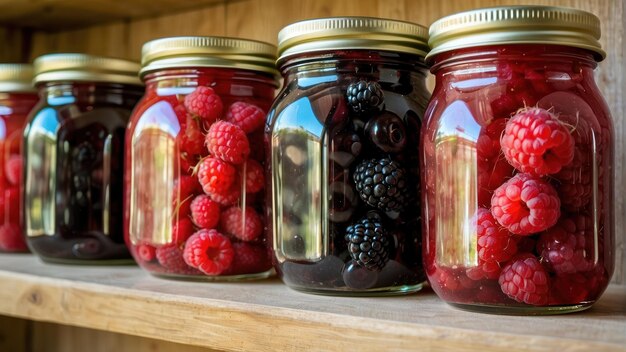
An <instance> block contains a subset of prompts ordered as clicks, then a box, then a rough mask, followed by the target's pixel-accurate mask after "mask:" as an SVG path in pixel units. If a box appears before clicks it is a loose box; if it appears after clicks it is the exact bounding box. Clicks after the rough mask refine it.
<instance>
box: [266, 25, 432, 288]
mask: <svg viewBox="0 0 626 352" xmlns="http://www.w3.org/2000/svg"><path fill="white" fill-rule="evenodd" d="M278 39H279V49H278V50H279V59H278V65H279V66H280V69H281V70H282V74H283V77H284V86H283V89H282V91H281V92H280V94H279V96H278V98H277V99H276V101H275V102H274V105H273V107H272V109H271V111H270V114H269V122H268V125H267V127H266V132H265V134H266V143H267V148H266V149H267V150H269V154H268V156H267V157H268V158H267V165H268V166H269V167H268V178H269V181H270V182H269V183H268V193H269V197H268V202H269V203H270V205H271V206H270V207H269V208H268V210H269V212H268V216H267V218H268V224H269V225H270V226H271V231H269V232H268V235H269V240H270V241H271V242H272V246H273V247H272V248H273V254H274V257H275V264H276V265H275V266H276V269H277V271H278V273H279V274H280V276H281V278H282V279H283V281H284V282H285V283H286V284H287V285H288V286H289V287H291V288H294V289H296V290H301V291H304V292H310V293H320V294H336V295H388V294H402V293H409V292H414V291H417V290H419V289H420V288H421V287H422V284H423V282H424V281H425V277H424V274H423V270H422V264H421V256H420V251H421V250H420V238H421V233H420V230H421V224H420V222H421V219H420V207H419V196H420V192H419V173H420V171H419V165H418V141H419V137H418V136H419V130H420V126H421V120H422V116H423V113H424V110H425V107H426V104H427V100H428V91H427V89H426V87H425V77H426V73H427V68H426V66H425V64H424V60H423V59H424V56H425V55H426V53H427V51H428V46H427V31H426V28H424V27H422V26H419V25H416V24H413V23H408V22H401V21H394V20H386V19H379V18H365V17H341V18H325V19H316V20H308V21H303V22H298V23H294V24H291V25H289V26H287V27H285V28H284V29H283V30H281V31H280V33H279V36H278Z"/></svg>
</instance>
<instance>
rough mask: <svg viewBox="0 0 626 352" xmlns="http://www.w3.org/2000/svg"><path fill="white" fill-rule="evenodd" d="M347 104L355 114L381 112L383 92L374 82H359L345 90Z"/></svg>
mask: <svg viewBox="0 0 626 352" xmlns="http://www.w3.org/2000/svg"><path fill="white" fill-rule="evenodd" d="M346 97H347V98H348V104H349V105H350V106H351V107H352V110H354V112H356V113H364V112H369V111H372V110H381V107H382V106H383V100H384V97H383V90H382V89H381V88H380V85H379V84H378V83H376V82H366V81H359V82H356V83H352V84H350V85H349V86H348V89H347V90H346Z"/></svg>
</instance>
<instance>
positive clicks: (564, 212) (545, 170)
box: [421, 6, 614, 314]
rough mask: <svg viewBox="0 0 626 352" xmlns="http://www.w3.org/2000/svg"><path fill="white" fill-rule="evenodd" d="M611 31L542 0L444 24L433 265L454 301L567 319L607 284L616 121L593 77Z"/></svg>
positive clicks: (428, 129)
mask: <svg viewBox="0 0 626 352" xmlns="http://www.w3.org/2000/svg"><path fill="white" fill-rule="evenodd" d="M485 28H486V30H485V31H484V32H481V35H474V34H475V32H476V31H478V30H479V29H485ZM599 28H600V26H599V20H598V19H597V18H596V17H595V16H594V15H592V14H590V13H586V12H583V11H578V10H573V9H565V8H554V7H541V6H514V7H501V8H490V9H481V10H475V11H470V12H464V13H460V14H455V15H452V16H449V17H446V18H443V19H441V20H439V21H436V22H435V23H434V24H433V25H432V27H431V29H430V31H431V32H430V33H431V39H430V43H431V47H432V51H431V53H430V54H429V56H428V58H427V61H428V62H430V63H432V64H433V66H432V72H433V73H434V74H435V76H436V85H435V89H434V92H433V95H432V98H431V101H430V104H429V107H428V110H427V112H426V115H425V119H424V129H423V130H422V136H421V138H422V143H423V144H422V153H421V160H422V162H421V167H422V168H423V169H424V170H425V172H424V173H423V174H422V189H423V190H424V193H423V204H424V208H423V214H424V219H425V221H424V232H423V233H424V262H425V267H426V271H427V274H428V278H429V281H430V284H431V286H432V287H433V289H434V291H435V292H436V293H437V294H438V295H439V296H440V297H441V298H442V299H444V300H445V301H447V302H448V303H450V304H452V305H455V306H458V307H461V308H465V309H469V310H477V311H486V312H492V313H501V314H554V313H566V312H572V311H578V310H583V309H586V308H588V307H590V306H591V305H592V304H593V303H594V302H595V301H596V300H597V299H598V297H599V296H600V295H601V294H602V292H603V291H604V289H605V288H606V287H607V285H608V282H609V279H610V277H611V275H612V272H613V265H614V264H613V260H614V259H613V255H614V254H613V253H614V240H613V236H614V234H613V233H614V232H613V227H614V225H613V122H612V120H611V116H610V113H609V110H608V108H607V105H606V103H605V101H604V100H603V98H602V95H601V94H600V92H599V90H598V87H597V86H596V83H595V82H594V76H593V70H594V68H595V67H596V65H597V62H598V61H600V60H602V59H603V58H604V55H605V54H604V52H603V51H602V49H601V48H600V44H599V43H598V41H597V40H598V38H599V37H600V29H599Z"/></svg>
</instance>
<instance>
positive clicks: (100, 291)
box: [0, 255, 626, 352]
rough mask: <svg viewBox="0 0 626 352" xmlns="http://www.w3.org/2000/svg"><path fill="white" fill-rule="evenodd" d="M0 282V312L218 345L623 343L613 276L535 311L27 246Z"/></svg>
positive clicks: (604, 346) (3, 264)
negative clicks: (562, 308) (111, 263)
mask: <svg viewBox="0 0 626 352" xmlns="http://www.w3.org/2000/svg"><path fill="white" fill-rule="evenodd" d="M0 283H2V285H0V314H1V315H9V316H14V317H21V318H26V319H31V320H35V321H43V322H52V323H57V324H63V325H70V326H78V327H85V328H91V329H97V330H103V331H109V332H115V333H123V334H128V335H135V336H142V337H146V338H152V339H159V340H164V341H169V342H174V343H183V344H189V345H195V346H205V347H206V346H208V347H210V348H214V349H218V350H230V351H278V350H280V351H309V350H315V351H349V350H350V351H353V350H358V351H401V350H404V351H406V350H426V351H429V350H438V351H498V350H514V351H558V350H567V351H589V350H593V351H608V352H610V351H626V334H625V333H624V332H626V286H612V287H610V288H609V290H608V291H607V292H606V293H605V295H604V296H603V298H602V299H601V300H600V301H599V302H598V303H597V304H596V305H595V306H594V307H593V308H592V309H591V310H589V311H587V312H585V313H581V314H575V315H569V316H559V317H541V318H537V317H510V316H489V315H484V314H478V313H469V312H464V311H460V310H457V309H453V308H451V307H449V306H447V305H446V304H445V303H443V302H442V301H441V300H439V299H438V298H437V297H435V295H434V294H433V293H432V292H429V291H425V292H421V293H419V294H415V295H411V296H406V297H389V298H338V297H324V296H315V295H308V294H301V293H298V292H295V291H292V290H289V289H287V288H286V287H285V286H283V285H281V284H280V283H279V282H278V280H265V281H259V282H250V283H210V284H208V283H192V282H181V281H168V280H163V279H157V278H153V277H151V276H149V275H147V274H146V273H144V272H142V271H141V270H140V269H139V268H137V267H131V266H129V267H77V266H63V265H50V264H43V263H41V262H40V261H39V260H38V259H36V258H34V257H33V256H30V255H2V256H0ZM486 318H488V319H486ZM477 322H480V323H477ZM68 339H70V338H68Z"/></svg>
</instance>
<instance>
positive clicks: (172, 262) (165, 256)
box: [156, 243, 189, 272]
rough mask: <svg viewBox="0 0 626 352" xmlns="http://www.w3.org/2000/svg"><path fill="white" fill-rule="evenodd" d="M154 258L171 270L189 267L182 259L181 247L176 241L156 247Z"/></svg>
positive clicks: (181, 270) (184, 269)
mask: <svg viewBox="0 0 626 352" xmlns="http://www.w3.org/2000/svg"><path fill="white" fill-rule="evenodd" d="M156 258H157V260H158V261H159V264H161V266H162V267H164V268H166V269H169V270H171V271H173V272H183V271H186V270H188V268H189V267H188V266H187V264H186V263H185V261H184V260H183V250H182V248H180V245H179V244H176V243H170V244H167V245H165V246H162V247H159V248H157V249H156Z"/></svg>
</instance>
